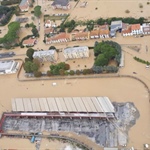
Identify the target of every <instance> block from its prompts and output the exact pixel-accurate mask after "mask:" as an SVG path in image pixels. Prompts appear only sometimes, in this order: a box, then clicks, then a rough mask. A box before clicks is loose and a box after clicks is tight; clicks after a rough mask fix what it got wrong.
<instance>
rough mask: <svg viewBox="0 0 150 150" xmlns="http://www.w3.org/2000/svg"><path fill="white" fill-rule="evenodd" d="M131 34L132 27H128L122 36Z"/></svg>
mask: <svg viewBox="0 0 150 150" xmlns="http://www.w3.org/2000/svg"><path fill="white" fill-rule="evenodd" d="M127 33H131V26H128V27H127V28H126V29H124V30H122V34H127Z"/></svg>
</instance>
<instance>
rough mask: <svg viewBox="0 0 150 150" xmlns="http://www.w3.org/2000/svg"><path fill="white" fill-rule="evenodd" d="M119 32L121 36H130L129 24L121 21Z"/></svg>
mask: <svg viewBox="0 0 150 150" xmlns="http://www.w3.org/2000/svg"><path fill="white" fill-rule="evenodd" d="M121 34H122V36H132V35H133V33H132V32H131V25H129V24H127V23H123V24H122V31H121Z"/></svg>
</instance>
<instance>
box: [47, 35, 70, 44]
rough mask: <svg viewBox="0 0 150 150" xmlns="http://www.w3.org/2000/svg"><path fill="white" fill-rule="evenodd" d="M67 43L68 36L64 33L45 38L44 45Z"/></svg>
mask: <svg viewBox="0 0 150 150" xmlns="http://www.w3.org/2000/svg"><path fill="white" fill-rule="evenodd" d="M69 41H70V34H69V33H65V32H62V33H59V34H57V35H54V36H52V37H49V38H46V44H51V43H61V42H69Z"/></svg>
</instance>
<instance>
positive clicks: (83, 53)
mask: <svg viewBox="0 0 150 150" xmlns="http://www.w3.org/2000/svg"><path fill="white" fill-rule="evenodd" d="M63 54H64V57H65V59H66V60H68V59H76V58H87V57H89V48H88V47H87V46H80V47H71V48H65V49H64V51H63Z"/></svg>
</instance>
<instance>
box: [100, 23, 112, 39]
mask: <svg viewBox="0 0 150 150" xmlns="http://www.w3.org/2000/svg"><path fill="white" fill-rule="evenodd" d="M109 33H110V32H109V26H108V25H107V24H106V25H102V26H99V37H100V38H109Z"/></svg>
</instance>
